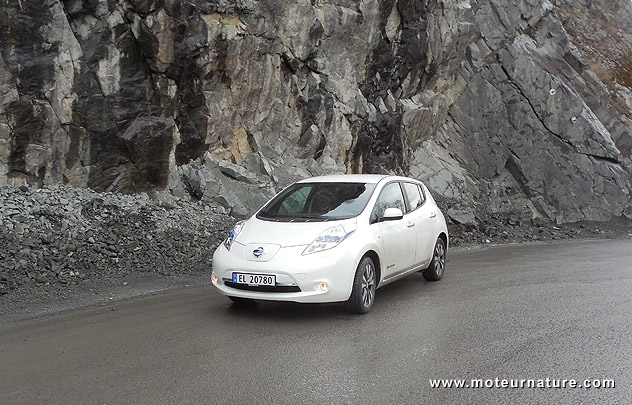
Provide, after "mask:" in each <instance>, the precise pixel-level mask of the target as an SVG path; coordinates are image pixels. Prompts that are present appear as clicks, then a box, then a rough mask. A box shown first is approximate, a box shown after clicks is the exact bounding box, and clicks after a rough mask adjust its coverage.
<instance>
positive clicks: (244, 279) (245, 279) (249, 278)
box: [233, 273, 276, 287]
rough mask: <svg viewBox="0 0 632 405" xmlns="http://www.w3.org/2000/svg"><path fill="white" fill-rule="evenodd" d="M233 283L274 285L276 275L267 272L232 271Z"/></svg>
mask: <svg viewBox="0 0 632 405" xmlns="http://www.w3.org/2000/svg"><path fill="white" fill-rule="evenodd" d="M233 283H235V284H247V285H252V286H259V285H268V286H273V287H274V286H275V285H276V276H271V275H268V274H250V273H233Z"/></svg>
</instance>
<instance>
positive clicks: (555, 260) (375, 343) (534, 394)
mask: <svg viewBox="0 0 632 405" xmlns="http://www.w3.org/2000/svg"><path fill="white" fill-rule="evenodd" d="M631 252H632V240H611V241H597V242H590V241H582V242H578V241H571V242H562V243H554V244H539V245H522V246H503V247H495V248H489V249H482V250H475V251H469V252H461V253H453V254H451V255H450V256H449V262H448V268H447V271H446V274H445V277H444V279H443V280H442V281H440V282H438V283H429V282H425V281H424V280H423V278H422V277H421V275H418V274H415V275H413V276H410V277H408V278H406V279H404V280H401V281H398V282H396V283H393V284H391V285H389V286H386V287H384V288H383V289H380V290H378V291H377V299H376V303H375V306H374V308H373V311H372V312H371V313H369V314H367V315H363V316H356V315H349V314H346V313H345V312H343V311H342V309H341V308H340V306H338V305H299V304H276V303H266V304H262V305H258V306H256V307H251V308H248V307H246V308H244V307H240V306H235V305H233V304H232V303H230V301H228V300H227V299H226V298H225V297H223V296H220V295H219V294H218V293H217V292H216V291H215V290H214V288H213V287H204V288H197V289H188V290H184V291H179V292H175V293H169V294H166V295H160V296H153V297H149V298H144V299H138V300H132V301H127V302H123V303H117V304H113V305H112V306H110V307H101V308H93V309H88V310H82V311H74V312H72V313H67V314H62V315H53V316H47V317H44V318H40V319H36V320H30V321H24V322H18V323H14V324H11V325H5V326H3V327H1V328H0V402H2V403H3V404H37V403H42V404H44V403H46V404H54V403H56V404H70V403H81V404H126V403H130V404H131V403H136V404H138V403H147V404H184V403H217V404H251V403H252V404H255V403H258V404H276V403H288V404H289V403H291V404H295V403H378V404H384V403H437V402H449V403H486V402H493V403H500V402H502V403H509V402H511V403H542V402H546V403H632V260H631V259H632V253H631ZM547 378H548V379H550V381H551V382H549V383H548V384H550V385H551V384H552V381H553V380H556V379H560V380H562V379H567V380H570V379H574V380H577V381H578V382H579V383H582V382H583V381H584V380H586V379H588V380H591V381H593V380H595V379H609V380H614V381H615V384H616V387H615V388H614V389H611V388H602V389H588V388H431V385H430V381H429V380H430V379H465V380H466V381H467V383H470V380H471V379H477V380H478V379H480V380H481V381H482V383H483V384H488V385H489V384H490V382H492V383H493V384H494V385H500V384H503V380H507V383H508V384H511V380H512V379H513V380H521V379H522V380H529V379H533V384H538V383H539V380H542V384H544V383H545V381H546V379H547ZM496 380H497V381H498V382H495V381H496ZM517 383H518V381H516V384H517ZM524 384H528V382H525V383H524Z"/></svg>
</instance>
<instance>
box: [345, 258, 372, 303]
mask: <svg viewBox="0 0 632 405" xmlns="http://www.w3.org/2000/svg"><path fill="white" fill-rule="evenodd" d="M376 278H377V273H376V272H375V263H373V260H372V259H371V258H370V257H365V258H364V259H362V260H361V261H360V264H359V265H358V268H357V269H356V272H355V277H354V278H353V288H352V290H351V297H349V300H348V301H347V302H346V303H345V309H346V310H347V311H349V312H351V313H354V314H366V313H367V312H369V311H370V310H371V308H373V302H374V301H375V287H376V285H377V280H376Z"/></svg>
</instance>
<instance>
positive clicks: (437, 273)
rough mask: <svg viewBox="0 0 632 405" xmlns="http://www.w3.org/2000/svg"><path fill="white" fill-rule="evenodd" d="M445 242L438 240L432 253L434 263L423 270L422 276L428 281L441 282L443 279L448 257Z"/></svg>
mask: <svg viewBox="0 0 632 405" xmlns="http://www.w3.org/2000/svg"><path fill="white" fill-rule="evenodd" d="M446 250H447V249H446V248H445V241H444V240H443V239H441V238H437V242H436V243H435V247H434V250H433V251H432V261H431V262H430V265H429V266H428V267H427V268H426V269H425V270H422V272H421V275H422V276H424V278H425V279H426V280H428V281H439V280H441V279H442V278H443V273H444V272H445V262H446V260H445V257H446Z"/></svg>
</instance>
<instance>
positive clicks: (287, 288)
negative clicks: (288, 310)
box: [224, 279, 301, 293]
mask: <svg viewBox="0 0 632 405" xmlns="http://www.w3.org/2000/svg"><path fill="white" fill-rule="evenodd" d="M224 285H225V286H227V287H231V288H234V289H237V290H246V291H260V292H271V293H284V292H301V289H300V287H299V286H297V285H277V286H274V287H272V286H267V285H262V286H256V285H247V284H237V283H233V282H232V281H230V280H227V279H224Z"/></svg>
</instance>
